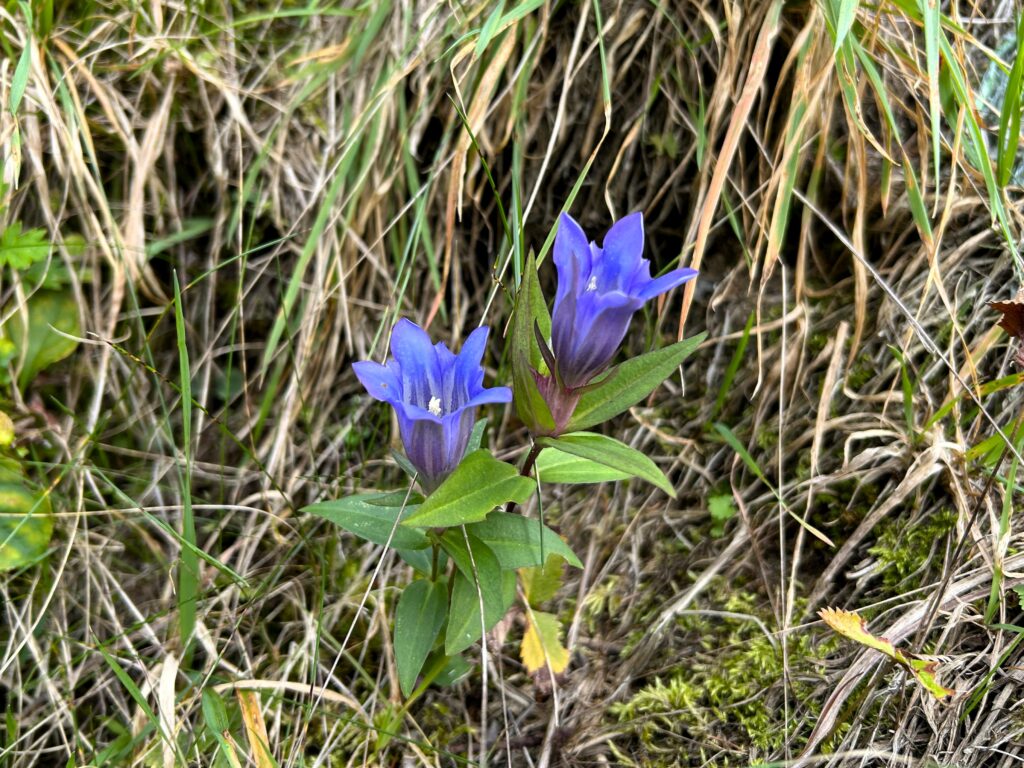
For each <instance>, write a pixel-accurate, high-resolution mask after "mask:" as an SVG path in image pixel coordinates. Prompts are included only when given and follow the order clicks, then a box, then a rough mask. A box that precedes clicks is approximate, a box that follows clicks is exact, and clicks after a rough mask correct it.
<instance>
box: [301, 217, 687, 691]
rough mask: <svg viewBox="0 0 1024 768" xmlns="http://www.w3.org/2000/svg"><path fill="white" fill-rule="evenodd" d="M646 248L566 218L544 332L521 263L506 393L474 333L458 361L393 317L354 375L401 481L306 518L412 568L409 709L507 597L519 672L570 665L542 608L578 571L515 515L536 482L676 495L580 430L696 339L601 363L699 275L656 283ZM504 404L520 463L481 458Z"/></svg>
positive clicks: (616, 445)
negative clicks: (387, 432) (377, 412)
mask: <svg viewBox="0 0 1024 768" xmlns="http://www.w3.org/2000/svg"><path fill="white" fill-rule="evenodd" d="M643 244H644V233H643V220H642V218H641V216H640V215H639V214H634V215H632V216H627V217H626V218H625V219H623V220H621V221H619V222H618V223H617V224H615V225H614V226H613V227H612V228H611V229H610V230H609V232H608V234H607V235H606V236H605V238H604V241H603V245H602V247H598V246H597V245H595V244H594V243H590V242H588V241H587V239H586V236H585V235H584V234H583V230H582V229H581V228H580V227H579V225H578V224H576V222H575V221H573V220H572V219H571V218H570V217H569V216H567V215H563V217H562V219H561V221H560V223H559V229H558V233H557V237H556V240H555V246H554V262H555V267H556V269H557V272H558V289H557V295H556V298H555V303H554V322H553V323H552V317H551V315H550V314H549V312H548V306H547V302H546V300H545V298H544V296H543V294H542V293H541V288H540V280H539V278H538V275H537V266H536V262H535V260H534V259H533V257H532V256H531V257H530V259H529V260H528V262H527V264H526V268H525V270H524V272H523V276H522V279H521V282H520V285H519V286H518V290H517V293H516V300H515V307H514V310H513V316H512V322H511V326H510V331H509V334H508V344H509V350H508V351H509V357H510V358H511V363H512V388H511V389H510V388H509V387H506V386H501V385H498V386H490V387H488V386H485V381H484V378H485V372H484V369H483V367H482V360H483V357H484V354H485V352H486V346H487V340H488V329H487V328H486V327H485V326H482V327H480V328H478V329H476V330H475V331H473V333H471V334H470V336H469V337H468V338H467V339H466V341H465V343H464V344H463V345H462V348H461V349H460V350H459V352H458V353H454V352H452V351H451V350H449V349H448V347H447V346H446V345H445V344H444V343H443V342H439V343H436V344H435V343H433V342H432V341H431V339H430V337H429V336H428V335H427V333H426V332H425V331H424V330H422V329H421V328H419V327H417V326H416V325H415V324H414V323H412V322H410V321H409V320H405V319H402V320H399V321H398V323H397V324H396V325H395V327H394V329H393V330H392V333H391V339H390V356H389V357H388V359H387V360H386V361H385V362H384V363H377V362H358V363H355V365H354V370H355V373H356V375H357V377H358V378H359V380H360V381H361V382H362V384H363V386H364V387H365V388H366V390H367V392H368V393H369V394H370V395H371V396H372V397H374V398H375V399H377V400H380V401H383V402H386V403H388V404H389V405H391V406H392V407H393V408H394V410H395V413H396V416H397V420H398V429H399V433H400V436H401V440H402V445H403V447H404V449H405V456H404V457H403V456H398V455H397V454H396V458H397V460H398V462H399V464H400V465H401V466H402V467H403V468H404V469H405V470H406V472H407V473H408V474H409V476H410V478H412V480H411V482H412V484H411V485H410V487H409V488H407V489H405V490H398V491H382V492H375V493H364V494H357V495H354V496H347V497H345V498H342V499H337V500H334V501H326V502H321V503H318V504H314V505H312V506H309V507H306V509H305V511H306V512H309V513H312V514H315V515H318V516H320V517H323V518H326V519H328V520H331V521H332V522H334V523H336V524H337V525H339V526H341V527H342V528H344V529H345V530H347V531H349V532H350V533H353V534H355V535H357V536H360V537H362V538H363V539H366V540H368V541H371V542H374V543H376V544H380V545H382V546H385V547H390V548H393V549H394V550H395V551H396V552H397V553H398V554H399V555H400V556H401V557H402V558H403V559H404V560H405V561H406V562H407V563H409V564H410V565H411V566H412V567H413V569H414V570H415V572H416V576H415V577H414V579H413V581H412V582H411V583H410V584H409V585H408V586H407V587H406V588H405V589H404V590H403V591H402V593H401V596H400V597H399V600H398V604H397V607H396V609H395V625H394V646H393V647H394V653H395V659H396V663H397V670H398V681H399V686H400V688H401V690H402V693H403V694H404V695H405V696H406V697H408V698H415V697H416V696H418V695H419V694H420V693H421V692H422V691H423V690H424V689H425V688H426V687H427V686H428V685H430V684H431V683H432V682H433V681H435V680H450V679H452V678H453V677H455V676H456V675H457V673H458V672H459V671H465V670H466V669H468V668H469V666H468V664H467V663H466V661H465V660H464V659H463V658H462V654H463V652H464V651H466V650H467V649H468V648H470V647H471V646H472V645H473V644H474V643H476V642H477V641H478V640H480V638H481V637H483V635H484V634H485V633H486V632H487V631H488V630H490V629H491V628H492V627H493V626H494V625H495V624H497V623H498V622H499V621H500V620H501V619H502V618H503V617H504V616H506V614H508V613H509V611H510V609H512V608H513V605H514V604H515V602H516V600H517V595H519V596H521V598H522V599H523V601H524V604H523V606H522V607H521V610H519V611H518V613H517V615H519V616H520V617H521V618H522V619H523V622H524V624H525V631H524V636H523V641H522V648H521V655H522V658H523V661H524V664H525V666H526V667H527V669H528V671H530V672H534V673H536V672H539V671H540V670H541V669H544V668H546V669H547V670H549V671H550V672H552V673H555V674H557V673H559V672H561V671H563V670H564V669H565V667H566V666H567V664H568V663H569V653H568V650H567V649H565V648H563V647H562V645H561V641H560V637H559V635H560V627H559V624H558V620H557V618H556V617H555V616H553V615H551V614H546V613H543V612H542V611H541V610H539V608H540V604H541V603H542V602H543V601H544V600H546V599H549V598H550V597H551V596H553V594H554V592H555V591H556V590H557V588H558V586H559V584H560V583H561V574H562V571H563V568H564V565H565V564H566V563H568V564H569V565H572V566H575V567H582V564H581V563H580V561H579V559H578V558H577V557H576V555H575V554H574V553H573V551H572V549H571V548H570V546H569V545H568V544H567V543H566V542H565V541H563V540H562V538H561V537H560V536H559V535H558V534H557V533H555V531H553V530H552V529H551V528H549V527H547V526H546V525H544V524H543V522H541V521H540V520H538V519H535V518H530V517H527V516H525V515H524V514H521V513H520V512H517V511H516V509H517V508H518V509H519V510H527V511H528V510H529V506H528V504H527V502H528V501H529V500H530V499H531V497H533V496H534V495H535V494H539V493H540V491H541V490H542V488H543V487H544V484H547V483H552V482H565V483H595V482H606V481H609V480H618V479H624V478H627V477H638V478H641V479H644V480H647V481H648V482H651V483H653V484H654V485H656V486H658V487H659V488H662V489H663V490H664V491H665V492H666V493H668V494H670V495H673V496H674V495H675V491H674V489H673V487H672V485H671V483H670V482H669V480H668V478H667V477H665V475H664V473H663V472H662V471H661V470H660V469H659V468H658V466H657V465H656V464H655V463H654V462H653V461H652V460H651V459H650V458H649V457H647V456H646V455H644V454H643V453H641V452H639V451H637V450H635V449H633V448H630V447H629V446H627V445H625V444H624V443H622V442H620V441H618V440H616V439H614V438H612V437H609V436H607V435H603V434H598V433H595V432H590V431H586V430H588V429H590V428H592V427H595V426H596V425H598V424H600V423H602V422H604V421H607V420H608V419H610V418H612V417H614V416H617V415H618V414H620V413H622V412H623V411H625V410H626V409H628V408H629V407H630V406H632V405H635V404H636V403H638V402H640V401H641V400H642V399H643V398H645V397H647V395H649V394H650V393H651V392H652V391H653V390H654V389H655V388H656V387H657V386H658V385H659V384H661V382H662V381H664V380H665V379H666V378H667V377H668V376H670V375H671V374H672V373H673V371H675V370H676V369H677V368H678V366H679V365H680V363H681V362H682V361H683V360H684V359H685V358H686V357H687V356H688V355H689V354H690V353H691V352H693V350H694V349H696V347H697V345H698V344H699V343H700V342H701V341H702V340H703V335H701V336H697V337H695V338H691V339H687V340H685V341H681V342H678V343H676V344H672V345H669V346H666V347H664V348H662V349H658V350H656V351H653V352H649V353H647V354H644V355H640V356H639V357H634V358H632V359H629V360H626V361H624V362H622V363H621V364H619V365H618V366H614V367H612V363H613V360H614V357H615V355H616V353H617V351H618V348H619V346H620V345H621V342H622V340H623V338H624V337H625V335H626V332H627V330H628V327H629V324H630V321H631V319H632V317H633V315H634V313H635V312H636V311H637V310H639V309H640V308H641V307H642V306H643V304H644V303H645V302H646V301H647V300H649V299H651V298H653V297H655V296H657V295H659V294H661V293H664V292H665V291H667V290H669V289H671V288H673V287H676V286H677V285H680V284H681V283H683V282H686V281H687V280H690V279H692V278H693V277H694V276H695V275H696V272H694V271H693V270H689V269H677V270H675V271H672V272H669V273H667V274H666V275H663V276H661V277H658V278H652V277H651V275H650V264H649V262H648V261H647V260H646V259H644V258H643V256H642V253H643ZM512 400H514V402H515V408H516V411H517V413H518V415H519V417H520V419H521V420H522V422H523V423H524V424H525V425H526V427H527V431H528V432H529V437H528V441H527V443H528V444H527V445H524V446H523V451H522V453H521V456H520V460H519V462H518V464H512V463H509V462H505V461H501V460H499V459H498V458H496V457H495V456H494V455H493V454H492V453H491V452H490V451H489V450H488V449H486V448H484V447H482V443H483V432H484V425H485V423H486V422H485V421H477V418H476V416H477V410H478V409H479V408H481V407H484V406H487V405H500V404H503V403H508V402H510V401H512ZM542 452H544V453H543V454H542ZM416 486H418V487H419V490H417V489H416ZM417 683H418V684H417Z"/></svg>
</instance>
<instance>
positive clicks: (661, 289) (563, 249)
mask: <svg viewBox="0 0 1024 768" xmlns="http://www.w3.org/2000/svg"><path fill="white" fill-rule="evenodd" d="M643 251H644V220H643V214H641V213H632V214H630V215H629V216H626V217H625V218H623V219H620V220H619V221H617V222H615V224H613V225H612V228H611V229H609V230H608V233H607V234H606V235H605V236H604V243H603V247H601V248H599V247H598V246H597V245H596V244H595V243H593V242H588V241H587V236H586V235H585V234H584V233H583V229H582V228H581V227H580V225H579V224H577V223H576V221H574V220H573V218H572V217H571V216H569V215H568V214H566V213H563V214H562V217H561V219H560V220H559V222H558V234H557V235H556V236H555V248H554V259H555V267H556V268H557V270H558V292H557V294H556V295H555V309H554V313H553V315H552V318H551V344H552V350H553V352H554V357H555V363H556V365H557V367H558V375H559V377H560V378H561V383H562V386H563V387H564V388H566V389H569V390H572V389H576V388H579V387H582V386H585V385H586V384H587V383H588V382H590V381H591V380H592V379H593V378H594V377H595V376H597V374H599V373H601V372H602V371H603V370H604V369H605V368H607V367H608V364H609V363H611V361H612V359H613V358H614V357H615V353H616V351H618V348H619V345H620V344H621V343H622V340H623V339H624V338H625V336H626V331H627V330H628V329H629V322H630V320H631V319H632V318H633V313H634V312H636V311H637V310H638V309H640V307H642V306H643V305H644V303H645V302H646V301H647V300H648V299H652V298H654V297H655V296H658V295H660V294H662V293H665V291H668V290H670V289H672V288H675V287H676V286H677V285H681V284H682V283H685V282H686V281H687V280H692V279H693V278H694V277H696V276H697V271H696V270H694V269H689V268H682V269H676V270H673V271H672V272H669V273H668V274H665V275H662V276H661V277H658V278H651V263H650V262H649V261H648V260H647V259H645V258H643Z"/></svg>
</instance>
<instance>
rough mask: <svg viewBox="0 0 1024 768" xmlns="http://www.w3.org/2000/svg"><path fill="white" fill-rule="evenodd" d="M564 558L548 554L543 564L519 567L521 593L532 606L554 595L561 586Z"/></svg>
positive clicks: (538, 604)
mask: <svg viewBox="0 0 1024 768" xmlns="http://www.w3.org/2000/svg"><path fill="white" fill-rule="evenodd" d="M564 570H565V560H564V559H563V558H562V557H561V556H560V555H554V554H553V555H548V559H547V562H545V563H544V565H543V566H539V565H538V566H535V567H533V568H521V569H520V570H519V578H520V579H521V580H522V583H523V595H525V597H526V602H528V603H529V604H530V605H531V606H533V607H534V608H537V607H539V606H540V604H541V603H544V602H546V601H548V600H550V599H551V598H553V597H554V596H555V594H556V593H557V592H558V590H559V588H560V587H561V586H562V572H563V571H564Z"/></svg>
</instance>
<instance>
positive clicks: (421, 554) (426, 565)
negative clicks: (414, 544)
mask: <svg viewBox="0 0 1024 768" xmlns="http://www.w3.org/2000/svg"><path fill="white" fill-rule="evenodd" d="M395 551H396V552H398V556H399V557H400V558H402V559H403V560H405V562H407V563H408V564H409V565H411V566H412V567H413V568H414V569H415V570H416V571H418V572H420V573H422V574H423V575H424V576H430V574H431V572H432V571H433V569H434V568H433V566H434V553H433V552H431V550H430V549H397V550H395ZM447 564H448V555H446V554H445V553H444V552H440V553H439V557H438V561H437V567H438V569H439V570H438V573H441V572H443V571H444V568H445V566H446V565H447Z"/></svg>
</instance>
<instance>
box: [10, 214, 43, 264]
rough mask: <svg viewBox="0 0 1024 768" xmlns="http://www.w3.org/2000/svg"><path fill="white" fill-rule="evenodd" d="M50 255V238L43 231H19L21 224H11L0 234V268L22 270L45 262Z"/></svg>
mask: <svg viewBox="0 0 1024 768" xmlns="http://www.w3.org/2000/svg"><path fill="white" fill-rule="evenodd" d="M49 255H50V238H49V237H48V236H47V234H46V230H44V229H27V230H25V231H24V232H22V231H21V222H20V221H15V222H12V223H11V224H10V225H9V226H8V227H7V228H6V229H5V230H4V231H3V233H2V234H0V267H2V266H4V265H7V266H9V267H10V268H11V269H14V270H18V271H21V270H24V269H28V268H29V267H31V266H32V265H33V264H35V263H37V262H41V261H45V260H46V257H47V256H49Z"/></svg>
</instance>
